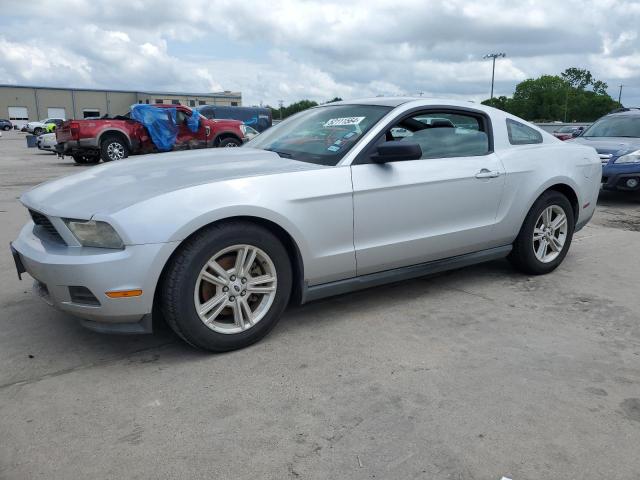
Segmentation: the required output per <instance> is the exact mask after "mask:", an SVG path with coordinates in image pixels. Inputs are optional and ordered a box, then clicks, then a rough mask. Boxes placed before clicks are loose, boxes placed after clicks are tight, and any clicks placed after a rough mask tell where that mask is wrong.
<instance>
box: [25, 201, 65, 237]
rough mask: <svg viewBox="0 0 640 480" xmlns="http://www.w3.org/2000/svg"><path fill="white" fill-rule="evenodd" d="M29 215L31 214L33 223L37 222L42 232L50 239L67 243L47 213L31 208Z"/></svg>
mask: <svg viewBox="0 0 640 480" xmlns="http://www.w3.org/2000/svg"><path fill="white" fill-rule="evenodd" d="M29 215H31V219H32V220H33V223H35V224H36V226H37V227H38V229H39V230H40V231H41V232H44V233H45V234H46V235H47V236H48V237H49V239H51V240H54V241H56V242H58V243H65V241H64V240H63V239H62V237H61V236H60V234H59V233H58V230H56V227H54V226H53V224H52V223H51V220H49V219H48V218H47V217H46V216H45V215H43V214H41V213H40V212H36V211H35V210H31V209H29Z"/></svg>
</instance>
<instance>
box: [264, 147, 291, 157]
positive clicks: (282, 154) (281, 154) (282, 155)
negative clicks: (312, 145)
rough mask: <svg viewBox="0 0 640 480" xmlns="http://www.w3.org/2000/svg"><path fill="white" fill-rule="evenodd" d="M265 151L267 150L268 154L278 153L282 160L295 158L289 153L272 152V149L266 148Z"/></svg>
mask: <svg viewBox="0 0 640 480" xmlns="http://www.w3.org/2000/svg"><path fill="white" fill-rule="evenodd" d="M264 150H266V151H268V152H273V153H277V154H278V155H280V157H282V158H293V155H291V154H290V153H287V152H279V151H278V150H272V149H271V148H265V149H264Z"/></svg>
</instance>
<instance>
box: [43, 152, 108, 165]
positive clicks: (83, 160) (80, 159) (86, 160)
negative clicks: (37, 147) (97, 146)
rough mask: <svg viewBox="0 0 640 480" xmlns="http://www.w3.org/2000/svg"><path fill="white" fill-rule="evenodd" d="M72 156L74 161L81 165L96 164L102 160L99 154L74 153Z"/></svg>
mask: <svg viewBox="0 0 640 480" xmlns="http://www.w3.org/2000/svg"><path fill="white" fill-rule="evenodd" d="M53 153H56V152H53ZM72 157H73V161H74V162H76V163H77V164H80V165H86V164H94V163H98V162H99V161H100V157H99V156H98V155H97V154H95V155H81V154H76V155H72Z"/></svg>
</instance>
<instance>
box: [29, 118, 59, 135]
mask: <svg viewBox="0 0 640 480" xmlns="http://www.w3.org/2000/svg"><path fill="white" fill-rule="evenodd" d="M50 123H55V124H56V126H57V127H59V126H60V125H62V124H63V123H64V119H62V118H45V119H44V120H38V121H37V122H27V124H26V125H25V129H26V130H27V132H29V133H33V134H34V135H40V134H42V133H44V131H45V129H46V128H47V125H48V124H50Z"/></svg>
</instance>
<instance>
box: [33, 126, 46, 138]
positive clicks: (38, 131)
mask: <svg viewBox="0 0 640 480" xmlns="http://www.w3.org/2000/svg"><path fill="white" fill-rule="evenodd" d="M42 133H44V129H42V128H40V127H36V128H34V129H33V134H34V135H35V136H36V137H37V136H38V135H41V134H42Z"/></svg>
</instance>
